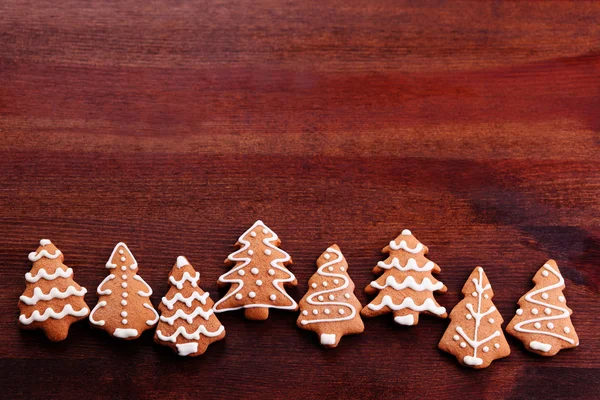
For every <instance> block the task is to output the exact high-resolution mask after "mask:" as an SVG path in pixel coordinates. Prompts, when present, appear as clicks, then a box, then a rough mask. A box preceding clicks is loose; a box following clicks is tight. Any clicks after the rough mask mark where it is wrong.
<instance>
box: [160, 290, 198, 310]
mask: <svg viewBox="0 0 600 400" xmlns="http://www.w3.org/2000/svg"><path fill="white" fill-rule="evenodd" d="M207 298H208V292H204V294H200V293H198V292H194V293H192V294H191V295H189V296H188V297H185V296H183V295H182V294H181V293H175V295H174V296H173V297H172V298H171V299H170V300H169V299H167V298H166V297H163V298H162V302H163V304H164V305H165V306H167V308H168V309H169V310H172V309H173V305H174V304H175V303H176V302H178V301H180V302H182V303H185V305H186V306H188V307H191V306H192V303H193V301H194V300H198V301H199V302H200V303H201V304H202V305H206V299H207Z"/></svg>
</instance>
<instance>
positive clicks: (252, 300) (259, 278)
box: [214, 221, 298, 320]
mask: <svg viewBox="0 0 600 400" xmlns="http://www.w3.org/2000/svg"><path fill="white" fill-rule="evenodd" d="M280 244H281V241H280V240H279V237H278V236H277V234H275V232H273V231H272V230H271V229H269V228H268V227H267V226H266V225H265V224H264V223H263V222H262V221H256V222H255V223H254V225H252V226H251V227H250V229H248V230H247V231H246V232H244V233H243V234H242V236H240V238H239V239H238V241H237V243H236V245H237V246H238V247H240V249H239V250H237V251H235V252H234V253H232V254H230V255H229V256H228V257H227V260H225V263H226V264H228V265H232V266H233V268H232V269H231V270H230V271H229V272H227V273H225V274H223V275H221V277H220V278H219V286H223V285H228V284H231V287H230V288H229V291H228V292H227V294H226V295H225V296H224V297H223V298H222V299H221V300H219V301H218V302H217V303H216V304H215V307H214V310H215V312H224V311H232V310H239V309H242V308H243V309H244V315H245V316H246V318H248V319H252V320H264V319H267V318H268V317H269V308H279V309H283V310H297V309H298V305H297V304H296V302H295V301H294V299H292V297H290V295H289V294H287V293H286V291H285V289H284V286H295V285H297V283H298V282H297V281H296V277H295V276H294V274H292V273H291V272H290V271H289V270H288V269H287V268H286V266H287V265H289V264H291V263H292V259H291V257H290V255H289V254H288V253H286V252H285V251H283V250H281V249H280V248H279V247H278V246H279V245H280Z"/></svg>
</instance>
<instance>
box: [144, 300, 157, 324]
mask: <svg viewBox="0 0 600 400" xmlns="http://www.w3.org/2000/svg"><path fill="white" fill-rule="evenodd" d="M144 307H145V308H147V309H148V310H150V311H152V312H153V313H154V319H149V320H148V321H146V325H149V326H152V325H155V324H156V323H157V322H158V313H157V312H156V310H155V309H154V307H152V305H150V304H148V303H144Z"/></svg>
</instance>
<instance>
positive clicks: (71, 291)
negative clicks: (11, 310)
mask: <svg viewBox="0 0 600 400" xmlns="http://www.w3.org/2000/svg"><path fill="white" fill-rule="evenodd" d="M86 293H87V290H86V289H85V288H83V287H82V288H81V289H80V290H77V289H76V288H75V286H69V287H68V288H67V289H66V290H65V291H64V292H61V291H60V289H58V288H55V287H54V288H52V289H50V292H48V294H44V292H43V291H42V289H41V288H39V287H36V288H34V289H33V296H31V297H27V296H21V297H19V300H21V301H22V302H23V303H25V304H27V305H30V306H32V305H34V304H36V303H37V302H38V301H40V300H43V301H48V300H52V299H65V298H67V297H69V296H78V297H82V296H83V295H84V294H86Z"/></svg>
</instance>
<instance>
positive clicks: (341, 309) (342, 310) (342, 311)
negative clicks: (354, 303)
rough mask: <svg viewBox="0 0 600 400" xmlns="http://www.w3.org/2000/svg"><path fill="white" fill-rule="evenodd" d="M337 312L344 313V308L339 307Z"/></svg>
mask: <svg viewBox="0 0 600 400" xmlns="http://www.w3.org/2000/svg"><path fill="white" fill-rule="evenodd" d="M338 312H339V313H340V314H344V313H345V312H346V311H344V309H343V308H340V309H339V310H338Z"/></svg>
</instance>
